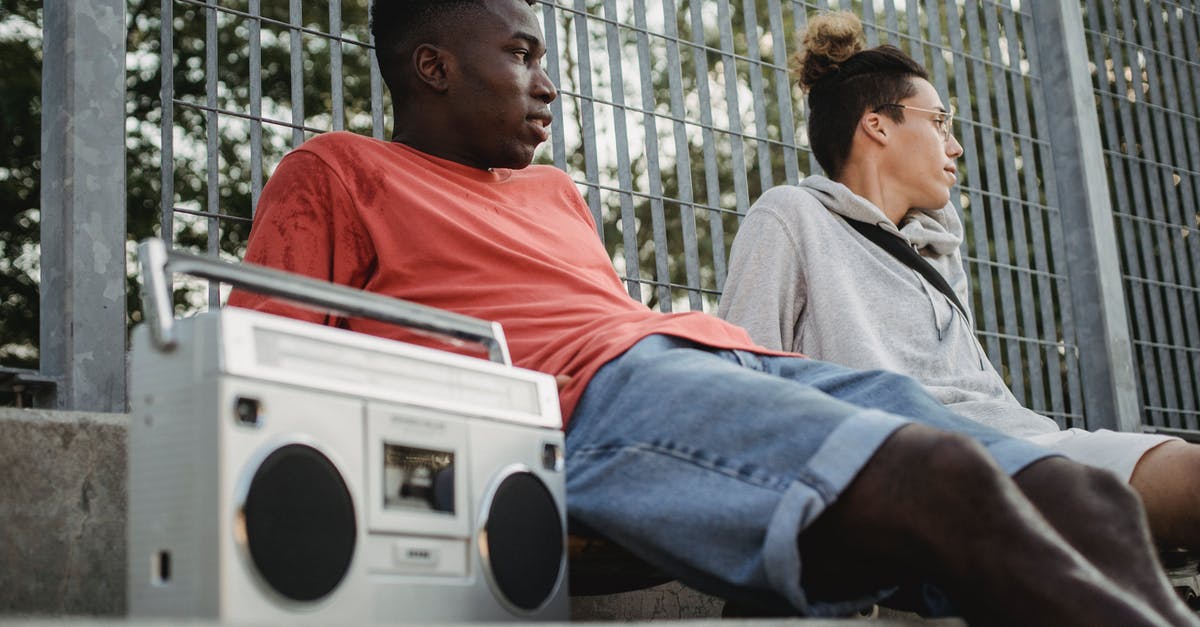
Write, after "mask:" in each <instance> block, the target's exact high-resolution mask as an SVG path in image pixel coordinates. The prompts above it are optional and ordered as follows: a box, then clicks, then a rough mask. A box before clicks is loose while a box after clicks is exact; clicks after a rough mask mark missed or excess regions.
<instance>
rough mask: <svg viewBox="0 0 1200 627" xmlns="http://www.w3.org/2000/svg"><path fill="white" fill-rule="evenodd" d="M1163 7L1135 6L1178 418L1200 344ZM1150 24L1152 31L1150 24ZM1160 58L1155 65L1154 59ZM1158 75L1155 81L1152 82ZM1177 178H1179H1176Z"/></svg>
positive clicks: (1189, 399) (1190, 408) (1184, 412)
mask: <svg viewBox="0 0 1200 627" xmlns="http://www.w3.org/2000/svg"><path fill="white" fill-rule="evenodd" d="M1163 19H1164V11H1163V10H1162V9H1160V8H1154V11H1153V15H1152V16H1148V15H1146V12H1145V5H1142V4H1139V11H1138V22H1139V32H1140V33H1141V37H1142V38H1143V41H1144V42H1146V43H1145V45H1147V46H1148V47H1149V52H1148V53H1147V54H1146V57H1147V61H1148V68H1147V69H1148V72H1149V76H1150V77H1151V78H1150V80H1149V86H1150V89H1149V92H1150V93H1149V96H1150V104H1151V105H1158V106H1157V107H1153V109H1152V111H1154V122H1155V125H1154V137H1155V143H1157V144H1158V148H1157V151H1158V161H1159V165H1158V169H1159V172H1160V175H1161V181H1162V193H1163V197H1164V198H1165V200H1166V210H1165V214H1166V215H1165V216H1164V220H1165V221H1166V223H1167V226H1166V227H1165V228H1164V229H1163V231H1162V235H1163V238H1164V239H1165V240H1166V241H1165V242H1164V244H1165V245H1164V246H1163V247H1162V248H1161V250H1165V251H1170V258H1171V261H1172V262H1173V263H1167V262H1166V261H1165V260H1164V264H1163V265H1164V267H1165V269H1166V273H1165V280H1166V282H1167V283H1169V284H1170V287H1169V288H1168V291H1167V298H1168V303H1169V304H1168V317H1169V318H1170V321H1171V329H1170V331H1171V352H1172V358H1173V362H1174V368H1173V369H1172V371H1171V372H1172V378H1173V379H1175V381H1177V382H1178V384H1179V389H1178V390H1177V392H1178V398H1177V399H1176V402H1175V404H1174V406H1173V409H1177V410H1180V412H1181V414H1180V417H1181V418H1182V417H1184V416H1189V415H1192V416H1194V415H1195V409H1196V405H1195V402H1194V399H1195V387H1194V386H1193V382H1194V381H1195V377H1196V374H1197V373H1194V372H1193V370H1192V363H1191V359H1190V358H1189V355H1188V349H1189V347H1192V348H1195V347H1197V346H1200V341H1198V339H1197V337H1196V333H1197V331H1198V330H1200V324H1198V323H1197V320H1196V309H1195V306H1194V301H1193V299H1192V298H1191V294H1189V293H1188V292H1186V291H1185V290H1183V289H1182V288H1183V287H1184V285H1185V283H1184V282H1185V281H1187V280H1188V279H1190V278H1191V277H1192V265H1191V258H1190V257H1189V255H1188V249H1189V248H1192V250H1193V251H1194V250H1195V247H1192V246H1189V242H1188V235H1189V231H1188V227H1189V226H1192V225H1189V224H1188V222H1187V220H1186V218H1185V217H1184V210H1183V207H1181V206H1180V200H1181V196H1182V197H1184V198H1187V197H1188V196H1190V195H1191V194H1190V188H1191V180H1190V179H1185V178H1184V177H1179V176H1178V175H1177V174H1176V173H1175V170H1176V168H1177V167H1179V166H1181V165H1185V164H1186V163H1187V156H1186V154H1185V153H1184V150H1183V146H1182V144H1181V141H1182V139H1183V128H1182V125H1180V123H1179V117H1178V113H1179V112H1180V110H1179V99H1178V94H1177V90H1176V88H1175V68H1174V67H1173V65H1172V64H1171V62H1170V57H1169V52H1168V51H1169V49H1170V47H1171V42H1170V41H1167V37H1166V33H1165V32H1164V28H1165V25H1164V24H1163ZM1151 25H1153V32H1151V31H1150V26H1151ZM1160 58H1161V59H1162V63H1159V61H1158V59H1160ZM1154 79H1157V80H1154ZM1176 177H1178V180H1176Z"/></svg>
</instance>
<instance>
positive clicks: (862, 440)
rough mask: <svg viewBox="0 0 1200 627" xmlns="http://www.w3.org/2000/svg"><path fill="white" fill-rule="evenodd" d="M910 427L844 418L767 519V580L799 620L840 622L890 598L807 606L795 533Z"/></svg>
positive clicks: (891, 419)
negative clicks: (902, 429) (818, 618)
mask: <svg viewBox="0 0 1200 627" xmlns="http://www.w3.org/2000/svg"><path fill="white" fill-rule="evenodd" d="M906 424H909V421H907V420H905V419H903V418H900V417H898V416H894V415H891V414H888V413H886V412H881V411H875V410H867V411H862V412H859V413H857V414H854V415H852V416H849V417H848V418H846V420H845V421H843V422H842V424H841V425H839V426H838V427H837V428H836V429H835V430H834V431H833V433H831V434H830V435H829V437H828V438H826V440H825V443H824V444H822V445H821V448H819V449H817V452H816V454H815V455H813V456H812V457H811V458H810V460H809V463H808V464H807V466H806V473H805V475H806V476H805V481H808V480H813V483H814V484H815V485H809V484H806V483H804V482H801V481H797V482H795V483H793V484H792V485H791V486H790V487H789V488H788V489H787V491H785V492H784V494H783V496H782V497H781V498H780V501H779V505H778V506H777V507H776V509H775V513H774V514H773V515H772V516H771V522H770V525H769V526H768V528H767V537H766V539H765V541H764V546H763V554H764V568H765V570H766V573H767V580H768V581H769V582H770V584H771V587H772V588H774V589H775V591H776V592H777V593H779V594H780V595H781V596H782V597H783V598H785V599H787V600H788V601H789V602H790V603H791V604H792V605H793V606H794V607H795V608H796V610H797V611H798V612H800V614H801V615H802V616H845V615H847V614H850V613H852V612H855V611H858V610H860V609H862V608H864V607H867V606H869V605H870V604H872V603H874V602H875V601H878V600H880V599H883V598H884V597H886V596H887V595H888V594H891V592H892V589H890V588H889V589H883V590H880V591H878V592H876V593H874V594H871V595H865V596H864V597H862V598H860V599H853V600H845V601H836V602H825V601H820V602H816V603H814V604H810V603H809V601H808V598H807V596H806V595H805V594H804V590H803V589H802V588H801V586H800V567H801V566H800V548H799V546H798V543H797V541H798V538H799V537H800V532H801V531H803V530H804V529H805V528H807V527H808V526H809V525H811V524H812V523H813V521H815V520H816V519H817V517H818V516H820V515H821V514H822V513H823V512H824V511H825V510H826V509H827V508H828V507H829V506H830V505H832V504H833V502H834V501H836V500H837V497H838V495H840V494H841V493H842V491H843V490H845V489H846V487H847V486H849V485H850V482H851V481H853V480H854V477H855V476H857V475H858V472H859V471H860V470H862V468H863V466H865V465H866V464H867V462H868V461H869V460H870V459H871V457H873V456H874V455H875V451H877V450H878V449H879V447H880V446H881V445H882V444H883V442H884V441H885V440H887V438H888V437H889V436H891V434H892V433H894V432H895V431H896V429H899V428H900V427H902V426H904V425H906Z"/></svg>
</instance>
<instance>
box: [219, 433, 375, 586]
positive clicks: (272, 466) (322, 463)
mask: <svg viewBox="0 0 1200 627" xmlns="http://www.w3.org/2000/svg"><path fill="white" fill-rule="evenodd" d="M242 513H243V515H244V517H245V529H246V542H247V545H248V548H249V550H250V557H251V558H252V560H253V562H254V566H255V568H257V569H258V572H259V574H260V575H261V576H262V578H263V579H264V580H265V581H266V582H267V584H268V585H270V586H271V588H273V589H274V590H275V591H276V592H278V593H279V594H282V595H283V596H285V597H287V598H289V599H293V600H296V601H315V600H317V599H320V598H321V597H324V596H325V595H327V594H329V593H330V592H332V591H333V590H334V588H336V587H337V585H338V584H339V583H341V581H342V578H343V577H345V575H346V571H347V570H349V568H350V560H351V558H353V557H354V545H355V542H356V538H357V525H356V523H355V516H354V503H353V501H352V500H351V498H350V491H349V490H348V489H347V488H346V483H345V481H343V480H342V477H341V475H340V474H339V473H338V471H337V468H336V467H335V466H334V465H333V462H331V461H329V458H327V457H325V456H324V455H323V454H321V453H320V452H319V451H317V450H316V449H314V448H312V447H309V446H304V445H302V444H289V445H286V446H282V447H280V448H278V449H276V450H275V451H273V452H272V453H271V454H270V455H268V456H267V458H266V459H265V460H263V463H262V464H261V465H260V466H259V467H258V469H257V470H256V471H255V473H254V479H253V480H252V481H251V483H250V489H249V491H248V493H247V495H246V502H245V505H244V506H243V509H242Z"/></svg>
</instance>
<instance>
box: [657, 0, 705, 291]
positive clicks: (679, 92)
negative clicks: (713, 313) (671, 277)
mask: <svg viewBox="0 0 1200 627" xmlns="http://www.w3.org/2000/svg"><path fill="white" fill-rule="evenodd" d="M662 9H663V27H664V35H666V37H665V39H666V44H667V84H668V88H669V91H670V97H671V116H672V117H673V118H674V121H673V122H672V125H671V126H672V130H673V131H674V132H673V136H674V140H675V177H676V182H677V184H678V191H677V192H676V194H677V196H678V197H677V200H678V204H677V206H678V207H679V222H680V230H681V231H682V233H681V236H682V237H683V264H684V271H685V273H686V280H687V294H688V305H689V306H690V307H691V309H692V311H701V310H703V309H704V304H703V302H702V301H701V298H700V254H699V252H698V251H697V242H696V212H695V205H694V198H693V191H692V159H691V142H689V141H688V136H687V125H686V124H685V123H684V119H685V118H686V117H687V110H686V109H685V108H684V105H683V75H682V74H683V68H682V61H681V59H680V56H679V43H678V42H679V27H678V25H677V22H676V19H677V18H676V14H677V13H678V12H677V11H676V9H675V2H674V0H662Z"/></svg>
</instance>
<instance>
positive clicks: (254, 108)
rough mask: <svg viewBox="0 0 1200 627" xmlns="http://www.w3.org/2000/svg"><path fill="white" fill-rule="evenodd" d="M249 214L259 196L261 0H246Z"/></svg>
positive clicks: (261, 178) (260, 172) (260, 149)
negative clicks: (248, 92)
mask: <svg viewBox="0 0 1200 627" xmlns="http://www.w3.org/2000/svg"><path fill="white" fill-rule="evenodd" d="M249 8H250V16H251V17H250V41H249V43H250V59H249V61H250V117H251V118H252V119H251V120H250V215H251V216H253V215H254V214H255V213H256V212H257V211H258V197H259V195H261V194H262V186H263V162H262V21H261V20H260V19H259V17H260V16H261V15H262V0H250V7H249Z"/></svg>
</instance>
